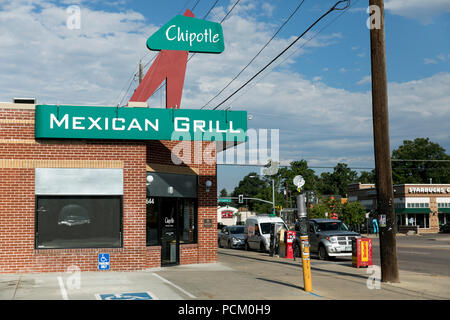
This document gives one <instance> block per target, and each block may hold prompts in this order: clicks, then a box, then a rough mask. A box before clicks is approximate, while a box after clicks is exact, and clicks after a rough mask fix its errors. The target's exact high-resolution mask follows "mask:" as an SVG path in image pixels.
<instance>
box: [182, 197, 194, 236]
mask: <svg viewBox="0 0 450 320" xmlns="http://www.w3.org/2000/svg"><path fill="white" fill-rule="evenodd" d="M180 202H182V207H183V208H182V211H181V217H180V220H179V221H180V224H179V225H180V242H181V243H195V242H197V230H196V227H197V226H196V221H197V215H196V211H197V210H196V205H195V200H191V199H183V200H181V199H180Z"/></svg>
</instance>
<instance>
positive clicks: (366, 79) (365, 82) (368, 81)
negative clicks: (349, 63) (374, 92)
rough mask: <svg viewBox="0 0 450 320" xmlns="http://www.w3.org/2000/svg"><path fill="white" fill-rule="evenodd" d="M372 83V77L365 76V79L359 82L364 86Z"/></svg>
mask: <svg viewBox="0 0 450 320" xmlns="http://www.w3.org/2000/svg"><path fill="white" fill-rule="evenodd" d="M371 82H372V77H371V76H365V77H364V78H362V79H361V80H359V81H358V82H357V84H358V85H363V84H367V83H371Z"/></svg>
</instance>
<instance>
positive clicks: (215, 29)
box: [147, 15, 225, 53]
mask: <svg viewBox="0 0 450 320" xmlns="http://www.w3.org/2000/svg"><path fill="white" fill-rule="evenodd" d="M147 47H148V48H149V49H150V50H154V51H159V50H178V51H189V52H201V53H221V52H223V51H224V50H225V43H224V40H223V31H222V25H221V24H220V23H217V22H211V21H206V20H201V19H196V18H191V17H186V16H180V15H178V16H176V17H175V18H173V19H172V20H170V21H169V22H168V23H166V24H165V25H164V26H163V27H162V28H161V29H159V30H158V31H156V32H155V33H154V34H153V35H152V36H151V37H150V38H148V40H147Z"/></svg>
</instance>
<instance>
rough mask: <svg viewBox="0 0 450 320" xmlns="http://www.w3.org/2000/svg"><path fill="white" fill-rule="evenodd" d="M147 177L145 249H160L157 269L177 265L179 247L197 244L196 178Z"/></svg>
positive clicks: (158, 174)
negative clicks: (148, 178) (147, 247)
mask: <svg viewBox="0 0 450 320" xmlns="http://www.w3.org/2000/svg"><path fill="white" fill-rule="evenodd" d="M149 175H150V173H149ZM151 175H152V179H150V180H151V181H152V182H151V184H149V185H148V186H147V223H146V225H147V227H146V229H147V246H161V266H170V265H177V264H180V245H183V244H193V243H197V197H196V196H197V177H196V176H187V175H180V174H169V173H151Z"/></svg>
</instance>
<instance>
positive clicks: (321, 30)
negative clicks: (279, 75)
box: [223, 0, 360, 110]
mask: <svg viewBox="0 0 450 320" xmlns="http://www.w3.org/2000/svg"><path fill="white" fill-rule="evenodd" d="M359 1H360V0H356V2H353V3H352V5H353V6H354V5H356V4H357V3H358V2H359ZM352 5H350V6H349V7H348V8H347V9H345V10H343V11H342V12H341V13H340V14H339V15H338V16H336V17H335V18H334V19H333V20H331V21H330V22H329V23H328V24H327V25H325V26H324V27H323V28H322V29H320V30H319V31H318V32H316V33H315V34H314V35H313V36H312V37H311V38H309V39H308V40H306V41H305V42H304V43H303V44H302V45H300V46H299V47H298V48H296V49H295V50H294V51H293V52H292V53H290V54H289V55H288V56H287V57H286V58H285V59H283V60H282V61H281V62H280V63H278V64H277V65H276V66H274V67H273V68H272V69H270V70H269V71H268V72H267V73H266V74H265V75H264V76H262V77H261V78H259V79H258V80H256V82H254V83H253V86H252V87H249V88H248V89H247V90H246V91H244V92H242V93H241V95H239V96H237V97H236V98H235V99H234V100H233V101H231V102H230V103H229V105H232V104H234V103H235V102H236V101H237V100H238V99H239V98H241V97H242V96H243V95H244V94H246V93H247V92H248V91H250V90H251V89H252V88H254V87H255V85H256V84H257V83H258V82H260V81H261V80H263V79H265V78H266V77H267V76H268V75H269V74H270V73H271V72H273V71H274V70H275V69H276V68H277V67H279V66H280V65H282V64H283V63H285V62H286V61H287V60H288V59H289V58H290V57H291V56H293V55H294V54H295V53H297V52H298V51H299V50H300V49H302V48H303V47H305V46H306V45H307V44H308V43H309V42H310V41H312V40H313V39H315V38H316V37H317V36H318V35H319V34H321V33H322V32H323V31H324V30H325V29H327V28H328V27H329V26H331V25H332V24H333V23H335V22H336V21H337V20H338V19H339V18H340V17H341V16H342V15H343V14H345V13H346V12H347V11H348V10H349V9H350V7H351V6H352ZM230 108H231V107H228V108H226V107H224V108H223V109H226V110H228V109H230Z"/></svg>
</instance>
